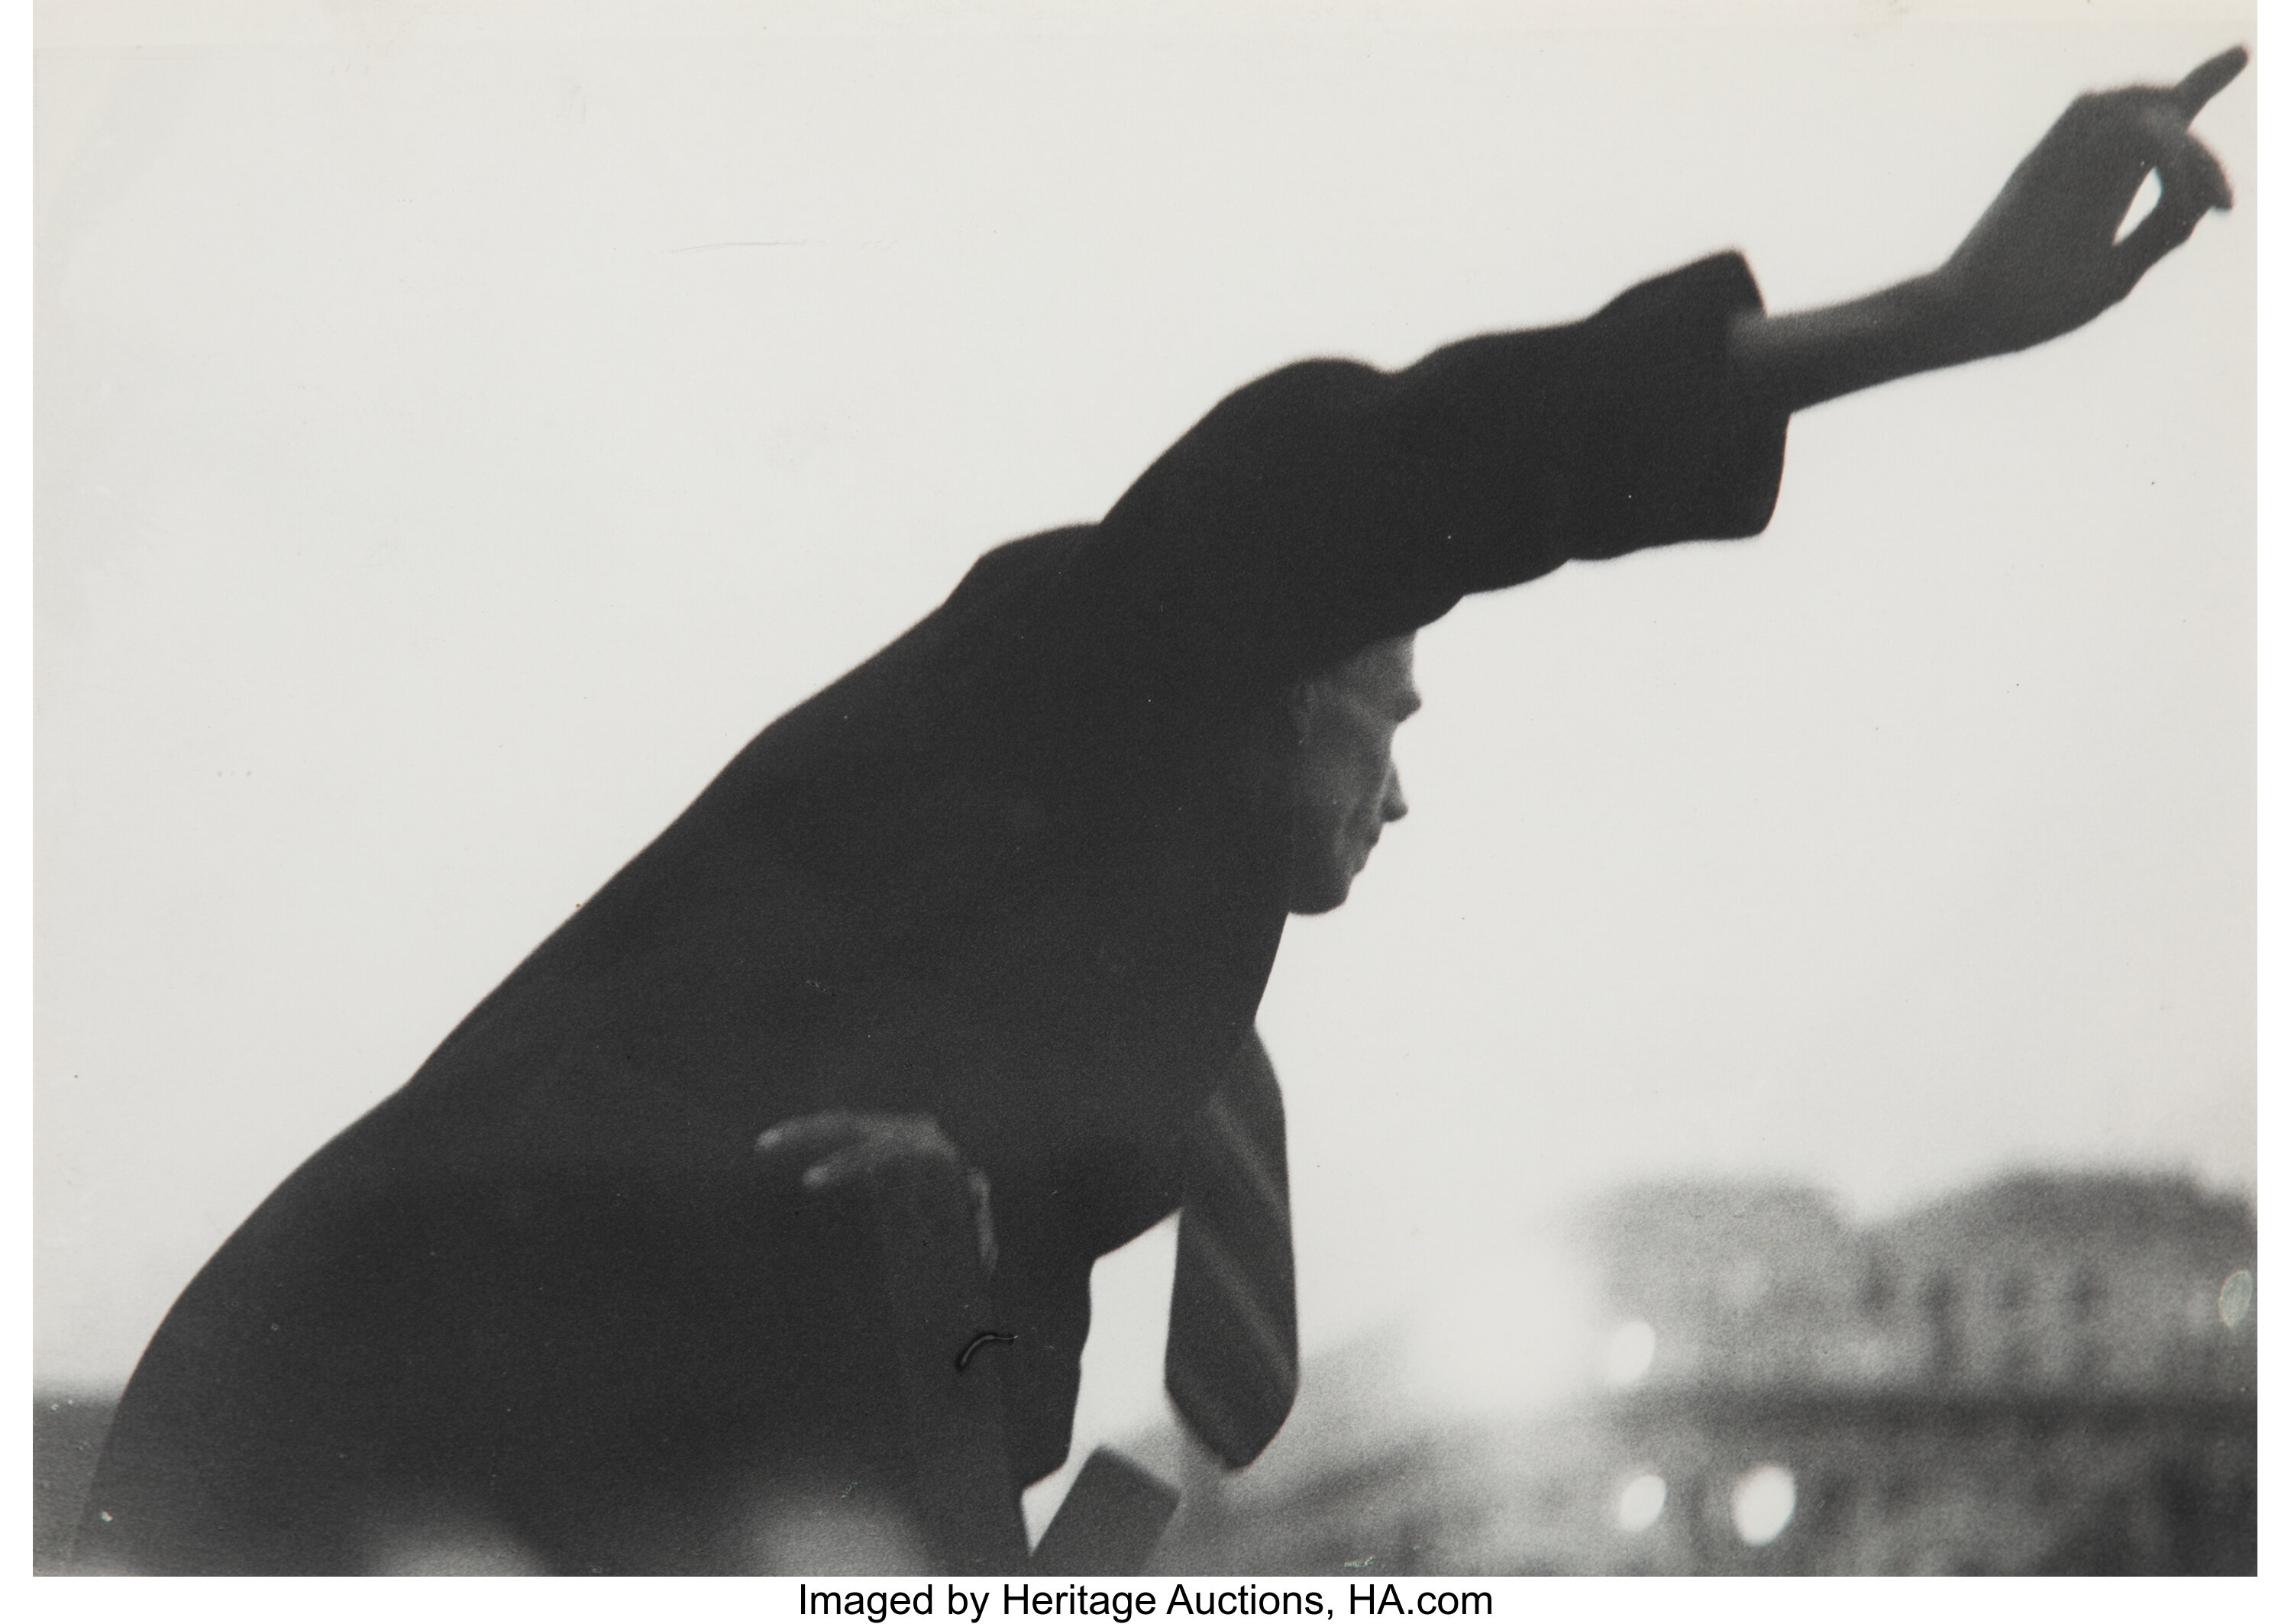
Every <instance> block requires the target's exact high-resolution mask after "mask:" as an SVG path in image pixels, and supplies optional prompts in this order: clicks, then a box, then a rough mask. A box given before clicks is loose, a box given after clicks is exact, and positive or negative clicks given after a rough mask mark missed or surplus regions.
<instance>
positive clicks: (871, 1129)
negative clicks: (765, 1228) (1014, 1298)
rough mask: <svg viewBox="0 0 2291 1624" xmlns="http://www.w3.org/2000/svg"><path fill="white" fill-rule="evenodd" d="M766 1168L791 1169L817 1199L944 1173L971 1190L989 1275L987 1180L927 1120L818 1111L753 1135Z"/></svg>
mask: <svg viewBox="0 0 2291 1624" xmlns="http://www.w3.org/2000/svg"><path fill="white" fill-rule="evenodd" d="M756 1154H757V1155H758V1156H759V1157H760V1158H761V1159H762V1160H763V1162H764V1163H765V1165H766V1166H767V1167H780V1168H796V1167H800V1168H801V1169H802V1170H803V1171H802V1174H801V1178H800V1182H801V1183H802V1185H803V1187H804V1188H805V1189H807V1190H812V1191H817V1192H821V1193H827V1192H832V1191H837V1190H844V1189H848V1188H850V1187H852V1186H866V1185H872V1184H874V1183H876V1182H878V1181H880V1179H882V1178H886V1177H896V1176H898V1175H900V1174H902V1173H910V1172H915V1171H923V1170H934V1169H944V1170H947V1171H950V1172H953V1173H955V1174H957V1175H959V1176H960V1177H961V1179H962V1180H963V1183H964V1185H965V1186H967V1187H968V1189H969V1192H970V1211H971V1221H972V1224H973V1226H974V1227H975V1228H976V1229H977V1236H978V1261H979V1263H980V1264H981V1265H982V1266H984V1267H985V1269H986V1270H987V1272H988V1273H990V1274H991V1273H993V1268H994V1261H995V1256H996V1251H997V1248H996V1246H995V1242H994V1217H993V1209H992V1207H991V1205H990V1196H991V1194H992V1192H991V1188H990V1186H988V1184H987V1180H986V1175H985V1174H984V1173H982V1172H980V1171H979V1170H977V1168H974V1167H972V1166H970V1165H969V1163H968V1162H965V1161H964V1160H963V1156H962V1153H961V1151H959V1150H957V1149H956V1148H955V1146H954V1142H953V1140H951V1139H949V1138H947V1137H946V1136H945V1134H944V1133H942V1132H940V1131H939V1126H938V1123H937V1122H936V1120H935V1119H933V1118H931V1117H928V1116H924V1115H920V1114H917V1115H902V1114H899V1113H894V1112H888V1111H821V1112H816V1113H814V1114H812V1115H810V1116H796V1117H790V1118H789V1119H788V1120H787V1121H786V1122H779V1123H776V1124H774V1125H773V1126H772V1127H770V1128H768V1129H766V1130H764V1131H763V1132H762V1133H760V1134H759V1135H758V1136H757V1137H756Z"/></svg>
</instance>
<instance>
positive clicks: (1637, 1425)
mask: <svg viewBox="0 0 2291 1624" xmlns="http://www.w3.org/2000/svg"><path fill="white" fill-rule="evenodd" d="M1571 1239H1572V1245H1573V1246H1574V1247H1575V1249H1576V1250H1578V1251H1579V1253H1580V1263H1581V1264H1582V1265H1583V1266H1585V1267H1586V1268H1587V1269H1588V1272H1589V1274H1590V1276H1591V1278H1592V1280H1593V1282H1595V1286H1596V1294H1597V1299H1598V1302H1599V1307H1600V1312H1601V1313H1602V1314H1604V1342H1603V1345H1602V1355H1601V1360H1600V1363H1601V1367H1602V1368H1601V1369H1600V1370H1599V1371H1597V1372H1596V1381H1597V1387H1596V1396H1590V1397H1587V1398H1585V1399H1583V1400H1582V1401H1580V1402H1579V1403H1572V1404H1568V1405H1564V1406H1561V1407H1559V1408H1557V1409H1555V1410H1553V1411H1548V1412H1547V1413H1545V1414H1543V1415H1540V1416H1538V1417H1534V1418H1529V1419H1518V1420H1515V1421H1511V1422H1506V1423H1502V1424H1492V1423H1489V1422H1485V1421H1479V1422H1465V1421H1460V1420H1451V1421H1446V1422H1430V1421H1426V1420H1423V1419H1420V1418H1419V1417H1418V1416H1417V1415H1416V1412H1412V1411H1409V1410H1408V1409H1407V1408H1406V1407H1405V1406H1403V1405H1400V1404H1396V1403H1395V1402H1394V1400H1393V1395H1394V1394H1395V1393H1396V1392H1397V1391H1399V1390H1400V1388H1401V1387H1402V1386H1403V1375H1402V1372H1401V1369H1400V1367H1401V1365H1402V1363H1403V1339H1401V1338H1400V1337H1398V1336H1393V1337H1388V1338H1386V1339H1380V1340H1371V1341H1368V1342H1364V1343H1361V1344H1357V1345H1355V1346H1354V1347H1349V1348H1346V1349H1344V1350H1341V1351H1339V1352H1338V1353H1336V1354H1335V1355H1331V1356H1329V1357H1325V1358H1322V1359H1320V1360H1318V1361H1315V1362H1313V1363H1309V1364H1308V1365H1307V1367H1306V1379H1305V1383H1304V1389H1303V1393H1302V1395H1301V1396H1300V1398H1299V1401H1298V1410H1297V1413H1296V1414H1295V1416H1294V1417H1293V1418H1292V1419H1290V1423H1289V1426H1288V1428H1287V1429H1286V1431H1285V1432H1284V1434H1283V1435H1282V1439H1281V1440H1280V1442H1279V1443H1277V1444H1276V1446H1275V1447H1274V1449H1273V1450H1272V1451H1269V1452H1268V1453H1267V1455H1266V1458H1265V1459H1263V1460H1262V1461H1260V1462H1259V1463H1258V1465H1257V1466H1256V1467H1252V1468H1250V1470H1249V1471H1247V1472H1245V1473H1242V1474H1238V1475H1232V1476H1227V1475H1226V1474H1225V1473H1224V1472H1223V1471H1222V1470H1221V1469H1219V1468H1218V1467H1213V1466H1211V1465H1210V1464H1209V1463H1208V1461H1207V1458H1206V1457H1205V1456H1204V1455H1202V1453H1201V1452H1200V1451H1198V1449H1197V1448H1196V1447H1194V1446H1193V1445H1190V1444H1189V1443H1186V1441H1185V1440H1184V1439H1183V1438H1182V1437H1181V1435H1179V1434H1178V1431H1177V1429H1176V1428H1175V1427H1168V1428H1166V1429H1164V1430H1162V1432H1160V1433H1158V1434H1155V1435H1148V1436H1145V1437H1142V1438H1138V1439H1136V1440H1132V1441H1131V1442H1130V1443H1129V1450H1130V1452H1131V1453H1133V1454H1135V1455H1136V1456H1137V1457H1138V1458H1139V1459H1141V1460H1143V1461H1145V1463H1146V1464H1148V1465H1150V1466H1153V1467H1155V1468H1156V1469H1158V1470H1160V1471H1162V1473H1164V1474H1166V1475H1171V1476H1173V1477H1175V1478H1177V1479H1178V1480H1179V1481H1180V1483H1182V1486H1183V1488H1184V1491H1185V1497H1184V1501H1183V1503H1182V1505H1181V1506H1180V1508H1179V1510H1178V1516H1177V1520H1176V1522H1175V1523H1174V1524H1172V1525H1171V1527H1170V1532H1169V1533H1168V1535H1167V1536H1166V1537H1165V1538H1164V1540H1162V1546H1161V1548H1160V1550H1159V1551H1158V1552H1157V1553H1156V1556H1155V1565H1156V1566H1157V1567H1158V1568H1159V1569H1161V1570H1162V1572H1171V1573H1218V1572H1246V1573H1280V1574H1289V1573H1330V1574H1335V1575H1351V1576H1363V1575H1367V1576H1373V1575H1376V1574H1383V1573H1419V1572H1421V1573H1725V1572H1748V1573H1777V1572H1781V1573H2047V1572H2052V1573H2152V1572H2176V1573H2184V1572H2197V1573H2216V1572H2244V1573H2248V1572H2255V1571H2256V1568H2257V1562H2258V1556H2257V1524H2256V1504H2257V1475H2258V1461H2257V1456H2258V1442H2257V1424H2256V1407H2255V1384H2256V1371H2257V1352H2256V1315H2255V1291H2254V1284H2253V1276H2254V1269H2255V1255H2256V1228H2255V1222H2254V1218H2253V1215H2252V1212H2251V1210H2250V1209H2249V1208H2248V1207H2247V1205H2246V1204H2244V1203H2243V1202H2239V1201H2237V1200H2234V1199H2231V1198H2225V1197H2222V1196H2218V1195H2215V1194H2207V1193H2206V1192H2204V1191H2203V1190H2201V1189H2200V1188H2199V1187H2198V1186H2195V1185H2194V1184H2192V1183H2191V1182H2187V1181H2184V1180H2179V1179H2161V1178H2134V1177H2128V1176H2073V1177H2071V1176H2058V1175H2034V1174H2032V1175H2023V1176H2017V1177H2014V1178H2006V1179H2004V1180H2001V1181H1999V1182H1997V1183H1994V1184H1990V1185H1988V1186H1982V1187H1981V1188H1978V1189H1975V1190H1973V1191H1970V1192H1967V1193H1965V1194H1958V1195H1955V1196H1952V1197H1950V1198H1949V1199H1947V1200H1945V1201H1942V1202H1939V1203H1937V1204H1935V1205H1933V1206H1932V1207H1929V1208H1926V1209H1925V1210H1919V1211H1916V1212H1913V1213H1910V1214H1909V1215H1908V1216H1906V1217H1903V1218H1898V1219H1895V1220H1893V1221H1891V1222H1887V1223H1884V1224H1880V1225H1876V1226H1869V1227H1866V1228H1857V1227H1854V1226H1850V1225H1848V1224H1846V1223H1845V1222H1844V1221H1843V1220H1842V1219H1841V1218H1840V1217H1839V1215H1838V1213H1837V1210H1836V1209H1835V1208H1834V1207H1832V1206H1831V1205H1830V1204H1829V1202H1827V1201H1826V1200H1824V1199H1823V1198H1822V1197H1821V1196H1820V1195H1818V1194H1813V1193H1812V1192H1809V1191H1805V1190H1803V1189H1795V1188H1789V1187H1773V1186H1745V1185H1740V1184H1700V1185H1674V1186H1648V1187H1643V1188H1638V1189H1633V1190H1628V1191H1625V1192H1622V1193H1620V1194H1616V1195H1614V1196H1612V1197H1610V1198H1608V1199H1607V1200H1604V1201H1603V1202H1598V1203H1596V1205H1595V1206H1593V1207H1591V1208H1590V1209H1588V1210H1586V1211H1584V1212H1583V1213H1581V1214H1580V1217H1579V1221H1578V1222H1577V1223H1576V1224H1575V1225H1574V1226H1573V1227H1572V1232H1571ZM108 1418H109V1402H108V1401H107V1400H104V1399H102V1398H92V1397H87V1396H78V1397H68V1396H65V1395H40V1396H39V1397H37V1398H36V1403H35V1405H34V1419H35V1425H34V1434H35V1442H36V1459H35V1463H34V1475H35V1485H36V1496H35V1516H36V1526H35V1531H34V1532H35V1541H34V1543H35V1564H36V1567H38V1568H42V1569H46V1570H49V1571H53V1570H54V1568H55V1567H56V1566H57V1564H59V1563H60V1558H61V1555H62V1550H63V1544H64V1541H65V1540H66V1539H68V1532H69V1530H70V1528H71V1526H72V1524H74V1523H75V1522H76V1518H77V1515H78V1510H79V1503H80V1499H81V1497H82V1496H83V1494H84V1491H85V1487H86V1483H87V1481H88V1477H89V1475H90V1473H91V1472H92V1467H93V1464H94V1452H95V1451H96V1449H97V1448H98V1447H99V1446H100V1439H101V1435H102V1428H103V1426H104V1423H105V1422H106V1420H107V1419H108Z"/></svg>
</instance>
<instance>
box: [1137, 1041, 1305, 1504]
mask: <svg viewBox="0 0 2291 1624" xmlns="http://www.w3.org/2000/svg"><path fill="white" fill-rule="evenodd" d="M1162 1375H1163V1380H1164V1381H1165V1382H1166V1384H1167V1385H1168V1387H1169V1389H1170V1398H1171V1400H1172V1401H1174V1402H1175V1403H1176V1404H1177V1406H1178V1414H1179V1415H1181V1416H1183V1417H1185V1419H1186V1425H1187V1426H1188V1427H1192V1428H1193V1429H1194V1435H1195V1436H1196V1437H1198V1438H1200V1439H1201V1441H1202V1443H1206V1444H1207V1445H1209V1447H1210V1449H1211V1450H1213V1451H1216V1452H1217V1454H1218V1458H1219V1459H1222V1460H1223V1461H1224V1462H1225V1463H1226V1465H1227V1466H1229V1467H1244V1466H1247V1465H1248V1464H1249V1463H1250V1461H1252V1460H1254V1459H1257V1457H1258V1455H1259V1454H1261V1453H1263V1452H1264V1450H1265V1446H1266V1444H1267V1443H1271V1442H1272V1441H1273V1435H1274V1433H1277V1432H1279V1431H1280V1430H1281V1423H1282V1421H1284V1420H1286V1419H1288V1417H1289V1406H1290V1404H1292V1403H1295V1402H1296V1398H1297V1266H1296V1262H1295V1259H1294V1257H1293V1254H1292V1253H1291V1251H1290V1241H1289V1153H1288V1146H1287V1130H1286V1126H1285V1123H1284V1120H1283V1118H1282V1111H1281V1084H1280V1082H1279V1081H1277V1080H1276V1079H1275V1078H1274V1075H1273V1062H1272V1061H1271V1060H1270V1059H1269V1058H1268V1057H1266V1053H1265V1045H1264V1043H1263V1042H1262V1041H1260V1040H1259V1039H1258V1036H1257V1034H1256V1033H1254V1032H1251V1033H1250V1035H1249V1040H1248V1041H1246V1042H1245V1043H1243V1044H1242V1048H1241V1052H1240V1053H1239V1054H1237V1055H1235V1056H1234V1059H1233V1064H1232V1065H1230V1066H1229V1067H1228V1068H1227V1070H1226V1077H1225V1081H1224V1082H1223V1084H1222V1085H1221V1086H1220V1087H1219V1088H1218V1090H1217V1092H1216V1093H1214V1094H1212V1095H1211V1096H1210V1097H1209V1100H1208V1102H1207V1103H1206V1104H1205V1105H1202V1108H1201V1111H1200V1113H1198V1114H1197V1115H1196V1116H1195V1117H1194V1122H1193V1123H1192V1125H1191V1127H1190V1129H1189V1130H1188V1132H1187V1136H1186V1205H1185V1215H1184V1216H1183V1217H1182V1218H1179V1219H1178V1271H1177V1278H1176V1282H1175V1284H1174V1286H1173V1287H1172V1289H1171V1291H1170V1344H1169V1349H1168V1352H1167V1355H1166V1357H1165V1358H1164V1361H1163V1365H1162Z"/></svg>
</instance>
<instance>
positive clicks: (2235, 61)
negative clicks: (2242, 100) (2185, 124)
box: [2172, 45, 2251, 119]
mask: <svg viewBox="0 0 2291 1624" xmlns="http://www.w3.org/2000/svg"><path fill="white" fill-rule="evenodd" d="M2250 60H2251V53H2250V52H2248V51H2246V50H2245V49H2244V48H2243V47H2242V46H2241V45H2230V46H2229V47H2228V48H2227V49H2226V50H2224V51H2223V52H2220V53H2219V54H2218V55H2217V56H2215V57H2213V58H2212V59H2211V60H2209V61H2206V62H2199V63H2198V64H2197V65H2196V67H2195V69H2194V70H2193V71H2192V72H2191V73H2190V74H2189V75H2188V76H2187V77H2186V78H2184V79H2182V80H2181V81H2180V82H2179V83H2178V84H2174V86H2172V100H2174V102H2176V103H2177V104H2178V105H2179V109H2180V112H2181V114H2182V117H2187V118H2189V119H2193V118H2194V117H2195V116H2196V115H2197V114H2199V113H2200V112H2202V111H2203V110H2204V103H2205V102H2207V101H2209V100H2211V99H2212V98H2213V97H2214V96H2216V95H2218V94H2219V93H2220V92H2222V91H2223V90H2225V89H2226V88H2227V87H2228V86H2229V85H2230V84H2232V83H2234V81H2235V76H2236V75H2238V74H2239V73H2241V72H2242V71H2243V68H2244V64H2245V63H2247V62H2248V61H2250Z"/></svg>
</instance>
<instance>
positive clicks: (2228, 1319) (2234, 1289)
mask: <svg viewBox="0 0 2291 1624" xmlns="http://www.w3.org/2000/svg"><path fill="white" fill-rule="evenodd" d="M2252 1295H2253V1287H2252V1283H2251V1271H2250V1270H2249V1269H2238V1270H2236V1272H2235V1273H2234V1274H2230V1275H2229V1276H2228V1277H2227V1279H2226V1280H2225V1281H2224V1282H2222V1284H2221V1286H2220V1294H2219V1316H2220V1323H2221V1324H2223V1325H2240V1324H2242V1323H2243V1316H2244V1315H2246V1314H2249V1313H2250V1312H2251V1298H2252Z"/></svg>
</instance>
